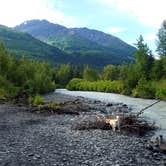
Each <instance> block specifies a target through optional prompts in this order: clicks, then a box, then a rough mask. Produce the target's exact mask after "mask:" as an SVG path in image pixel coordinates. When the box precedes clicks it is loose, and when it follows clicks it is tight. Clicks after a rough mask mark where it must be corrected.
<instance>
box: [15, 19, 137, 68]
mask: <svg viewBox="0 0 166 166" xmlns="http://www.w3.org/2000/svg"><path fill="white" fill-rule="evenodd" d="M15 28H16V29H18V30H21V31H24V32H27V33H29V34H31V35H32V36H34V37H35V38H37V39H40V40H42V41H44V42H46V43H47V44H50V45H53V46H56V47H58V48H59V49H61V50H63V51H65V52H66V53H69V54H71V55H72V56H74V57H76V59H75V61H76V62H78V61H79V62H81V63H86V64H93V65H94V66H95V65H96V66H98V65H99V63H98V61H100V66H104V65H107V64H110V63H112V64H122V63H133V62H134V59H135V58H134V51H135V50H136V49H135V48H134V47H133V46H130V45H129V44H127V43H125V42H123V41H122V40H120V39H118V38H117V37H115V36H112V35H109V34H105V33H103V32H100V31H96V30H91V29H88V28H66V27H64V26H61V25H58V24H53V23H50V22H48V21H46V20H41V21H40V20H31V21H26V22H24V23H23V24H21V25H18V26H16V27H15Z"/></svg>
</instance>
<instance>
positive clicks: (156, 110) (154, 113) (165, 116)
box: [55, 89, 166, 138]
mask: <svg viewBox="0 0 166 166" xmlns="http://www.w3.org/2000/svg"><path fill="white" fill-rule="evenodd" d="M55 93H61V94H67V95H71V96H82V97H85V98H90V99H95V100H100V101H103V102H114V103H124V104H127V105H128V106H130V107H131V108H132V109H133V111H140V110H141V109H143V108H145V107H147V106H149V105H151V104H153V103H154V102H156V101H157V100H150V99H140V98H133V97H128V96H124V95H120V94H114V93H103V92H86V91H84V92H82V91H68V90H66V89H57V90H56V91H55ZM143 115H144V116H145V117H147V118H149V119H151V120H153V121H155V123H156V125H157V126H158V127H159V128H160V129H159V130H158V131H157V132H156V134H162V135H163V136H164V137H165V138H166V102H164V101H161V102H159V103H157V104H155V105H154V106H152V107H150V108H148V109H147V110H145V112H144V114H143Z"/></svg>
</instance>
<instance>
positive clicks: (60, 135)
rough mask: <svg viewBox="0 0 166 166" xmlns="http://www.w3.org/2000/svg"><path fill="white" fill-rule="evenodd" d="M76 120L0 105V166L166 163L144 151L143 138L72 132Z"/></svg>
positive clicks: (155, 154) (100, 132) (76, 118)
mask: <svg viewBox="0 0 166 166" xmlns="http://www.w3.org/2000/svg"><path fill="white" fill-rule="evenodd" d="M47 97H48V96H47ZM69 99H70V100H71V99H72V100H74V98H70V97H69V98H68V97H66V96H64V95H61V96H60V95H57V98H55V99H54V100H57V101H60V100H61V101H64V100H65V101H67V100H69ZM82 100H83V99H82ZM93 102H94V101H93ZM94 104H95V103H94ZM79 118H80V117H79V116H72V115H56V114H52V115H47V114H38V113H31V112H28V111H26V108H23V107H17V106H14V105H13V106H12V105H0V165H1V166H38V165H43V166H45V165H46V166H47V165H49V166H52V165H57V166H61V165H64V166H66V165H70V166H77V165H92V166H97V165H101V166H106V165H108V166H110V165H111V166H130V165H131V166H134V165H136V166H137V165H138V166H139V165H142V166H146V165H147V166H153V165H154V166H158V165H159V166H162V165H163V166H164V165H165V164H166V158H165V156H164V154H160V153H158V152H156V153H154V152H152V151H150V150H148V149H147V148H146V144H147V143H146V141H147V139H146V138H139V137H136V136H127V135H122V134H120V133H113V132H112V131H109V130H108V131H106V130H84V131H79V130H73V129H72V126H73V124H74V123H75V122H77V121H78V120H79Z"/></svg>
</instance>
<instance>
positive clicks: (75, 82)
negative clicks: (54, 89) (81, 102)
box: [66, 78, 83, 90]
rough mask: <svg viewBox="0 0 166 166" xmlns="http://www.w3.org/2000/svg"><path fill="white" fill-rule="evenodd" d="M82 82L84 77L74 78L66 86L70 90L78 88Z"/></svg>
mask: <svg viewBox="0 0 166 166" xmlns="http://www.w3.org/2000/svg"><path fill="white" fill-rule="evenodd" d="M81 82H83V80H82V79H79V78H73V79H72V80H71V81H70V82H69V83H68V84H67V86H66V88H67V89H69V90H78V87H77V85H79V84H80V83H81Z"/></svg>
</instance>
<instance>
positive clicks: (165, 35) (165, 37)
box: [157, 20, 166, 56]
mask: <svg viewBox="0 0 166 166" xmlns="http://www.w3.org/2000/svg"><path fill="white" fill-rule="evenodd" d="M157 35H158V41H157V52H158V53H159V55H160V56H166V20H164V21H163V23H162V25H161V28H160V29H159V31H158V34H157Z"/></svg>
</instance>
